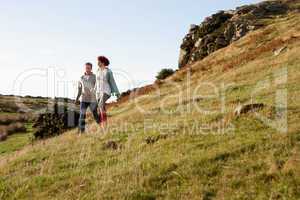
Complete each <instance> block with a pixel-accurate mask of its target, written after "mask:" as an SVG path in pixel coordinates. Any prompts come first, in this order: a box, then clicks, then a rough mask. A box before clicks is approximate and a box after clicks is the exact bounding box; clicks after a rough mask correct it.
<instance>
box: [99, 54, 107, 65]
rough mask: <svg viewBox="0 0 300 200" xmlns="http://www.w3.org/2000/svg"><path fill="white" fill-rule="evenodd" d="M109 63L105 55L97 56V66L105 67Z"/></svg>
mask: <svg viewBox="0 0 300 200" xmlns="http://www.w3.org/2000/svg"><path fill="white" fill-rule="evenodd" d="M108 65H109V60H108V59H107V58H106V57H105V56H99V57H98V66H99V67H107V66H108Z"/></svg>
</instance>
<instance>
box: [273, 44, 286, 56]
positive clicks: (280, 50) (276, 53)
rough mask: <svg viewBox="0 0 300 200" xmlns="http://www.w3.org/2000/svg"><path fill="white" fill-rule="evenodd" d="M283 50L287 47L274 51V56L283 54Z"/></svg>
mask: <svg viewBox="0 0 300 200" xmlns="http://www.w3.org/2000/svg"><path fill="white" fill-rule="evenodd" d="M285 50H287V46H284V47H281V48H279V49H277V50H275V51H274V56H278V55H279V54H281V53H282V52H284V51H285Z"/></svg>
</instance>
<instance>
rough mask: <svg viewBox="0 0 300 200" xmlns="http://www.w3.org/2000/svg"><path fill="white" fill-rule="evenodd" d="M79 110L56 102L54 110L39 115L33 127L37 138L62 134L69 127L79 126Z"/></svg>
mask: <svg viewBox="0 0 300 200" xmlns="http://www.w3.org/2000/svg"><path fill="white" fill-rule="evenodd" d="M78 121H79V112H78V111H76V110H74V109H73V110H68V107H67V106H66V105H58V103H57V102H56V103H55V104H54V108H53V110H52V111H50V110H48V111H47V112H46V113H42V114H40V115H39V116H38V118H37V119H36V121H35V122H34V125H33V127H34V128H35V129H36V131H35V132H34V134H33V135H34V137H35V139H43V138H48V137H52V136H56V135H60V134H62V133H63V132H64V131H65V130H67V129H69V128H74V127H76V126H78Z"/></svg>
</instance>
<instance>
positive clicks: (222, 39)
mask: <svg viewBox="0 0 300 200" xmlns="http://www.w3.org/2000/svg"><path fill="white" fill-rule="evenodd" d="M216 45H217V47H218V48H222V47H225V46H227V45H228V42H227V41H226V39H225V37H224V36H219V37H218V38H217V39H216Z"/></svg>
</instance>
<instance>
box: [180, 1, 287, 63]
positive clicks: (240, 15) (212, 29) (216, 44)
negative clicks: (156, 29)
mask: <svg viewBox="0 0 300 200" xmlns="http://www.w3.org/2000/svg"><path fill="white" fill-rule="evenodd" d="M288 9H289V8H288V7H287V6H286V5H285V3H283V2H282V1H265V2H262V3H258V4H254V5H246V6H241V7H238V8H236V10H229V11H219V12H217V13H216V14H213V15H211V16H209V17H206V18H205V20H204V21H203V22H202V23H201V24H199V25H195V24H192V25H191V27H190V29H189V32H188V34H187V35H186V36H185V37H184V39H183V42H182V44H181V46H180V48H181V49H182V50H184V51H183V52H181V53H180V58H179V67H180V68H181V67H184V66H185V65H187V64H192V63H194V62H196V61H198V60H201V59H203V58H205V57H206V56H208V55H209V54H211V53H212V52H214V51H216V50H218V49H220V48H224V47H226V46H228V45H229V44H231V43H232V42H234V41H237V40H239V39H240V38H242V37H244V36H245V35H246V34H247V33H249V32H250V31H253V30H256V29H258V28H261V27H264V21H263V19H265V18H266V19H267V18H270V17H272V16H276V15H280V14H284V13H286V12H287V10H288Z"/></svg>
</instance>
